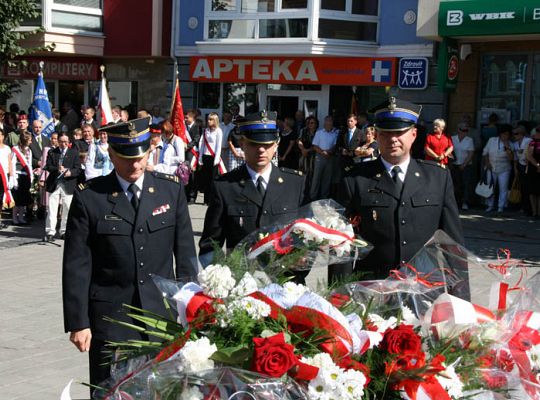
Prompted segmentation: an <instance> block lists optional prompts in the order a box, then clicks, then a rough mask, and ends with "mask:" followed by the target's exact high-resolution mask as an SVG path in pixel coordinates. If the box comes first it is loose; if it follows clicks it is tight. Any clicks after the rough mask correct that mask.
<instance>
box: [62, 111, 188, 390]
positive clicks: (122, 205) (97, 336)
mask: <svg viewBox="0 0 540 400" xmlns="http://www.w3.org/2000/svg"><path fill="white" fill-rule="evenodd" d="M148 123H149V118H148V117H147V118H140V119H136V120H133V121H128V122H123V123H120V124H115V125H109V126H106V127H103V128H101V130H103V131H106V132H107V134H108V137H109V154H110V156H111V160H112V162H113V164H114V167H115V169H114V170H113V171H112V172H111V173H110V174H109V175H107V176H103V177H99V178H96V179H93V180H91V181H90V182H88V183H86V184H80V185H79V187H78V190H77V191H76V192H75V195H74V198H73V202H72V204H71V208H70V210H69V217H68V223H67V231H66V242H65V247H64V257H63V276H62V293H63V304H64V324H65V330H66V332H70V340H71V341H72V342H73V343H74V344H75V346H76V347H77V348H78V349H79V350H80V351H89V356H90V382H91V383H92V384H94V385H97V384H99V383H100V382H102V381H103V380H104V379H106V378H107V377H108V376H109V373H110V368H109V367H108V366H102V365H101V364H102V363H103V362H106V361H107V359H106V354H105V353H104V352H103V351H102V350H104V348H105V347H104V345H105V344H106V341H126V340H128V339H139V340H140V339H144V337H143V336H141V334H139V333H138V332H136V331H135V330H131V329H129V328H124V327H122V326H121V325H118V324H114V323H110V322H107V321H105V320H104V319H103V318H104V317H105V316H107V317H111V318H114V319H117V320H122V321H126V322H129V323H135V322H134V321H133V320H132V319H131V318H129V317H127V316H126V315H125V310H122V304H124V303H125V304H131V305H134V306H136V307H142V308H144V309H146V310H150V311H153V312H155V313H158V314H161V315H166V314H165V313H166V310H165V308H164V305H163V300H162V295H161V293H160V292H159V290H158V289H157V288H156V286H155V285H154V284H153V282H152V279H151V278H150V274H156V275H159V276H162V277H164V278H169V279H174V278H175V277H176V278H178V279H189V278H193V277H195V276H196V273H197V269H196V265H197V263H196V254H195V245H194V241H193V232H192V229H191V221H190V218H189V215H188V208H187V202H186V196H185V193H184V188H183V186H182V185H181V184H180V183H179V181H178V178H177V177H176V176H173V175H165V174H161V173H156V172H147V171H145V169H146V163H147V161H148V150H149V148H150V132H149V129H148ZM173 255H174V261H173Z"/></svg>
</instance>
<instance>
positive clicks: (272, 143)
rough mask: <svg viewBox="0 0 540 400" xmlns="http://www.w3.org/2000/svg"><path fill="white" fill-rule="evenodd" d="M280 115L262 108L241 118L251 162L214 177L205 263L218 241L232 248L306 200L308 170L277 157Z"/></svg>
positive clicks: (204, 237)
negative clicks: (278, 162) (280, 163)
mask: <svg viewBox="0 0 540 400" xmlns="http://www.w3.org/2000/svg"><path fill="white" fill-rule="evenodd" d="M276 116H277V115H276V113H275V112H273V113H266V112H264V111H262V112H259V113H255V114H252V115H250V116H247V117H246V118H239V119H237V120H236V121H235V123H236V125H237V132H238V134H239V135H241V146H242V149H243V151H244V154H245V159H246V163H245V164H244V165H243V166H241V167H238V168H237V169H234V170H233V171H231V172H229V173H227V174H225V175H223V176H221V177H219V178H217V179H216V180H215V181H214V185H213V190H212V193H211V196H210V203H209V205H208V210H207V211H206V217H205V219H204V230H203V233H202V236H201V240H200V243H199V247H200V251H199V259H200V260H201V263H202V264H203V265H205V266H206V265H208V264H209V263H210V262H211V260H212V250H213V243H214V242H217V243H218V244H219V245H220V246H223V244H224V243H225V245H226V247H227V249H231V248H233V247H234V246H236V245H237V244H238V242H240V240H242V239H243V238H244V237H245V236H246V235H248V234H249V233H251V232H253V231H255V230H256V229H258V228H260V227H263V226H266V225H271V224H273V223H275V222H279V221H280V220H281V221H285V220H288V219H291V218H294V217H295V216H296V213H297V211H298V208H299V207H300V206H301V205H303V202H304V195H303V193H304V181H305V178H304V176H303V175H302V172H299V171H295V170H291V169H287V168H278V167H276V166H275V165H272V162H271V161H272V157H273V156H274V154H275V152H276V150H277V147H278V142H279V135H278V129H277V125H276ZM303 276H304V273H300V274H297V277H298V280H299V281H302V279H303V278H302V277H303Z"/></svg>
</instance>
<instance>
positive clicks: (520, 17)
mask: <svg viewBox="0 0 540 400" xmlns="http://www.w3.org/2000/svg"><path fill="white" fill-rule="evenodd" d="M534 33H540V1H536V0H443V1H441V3H440V6H439V35H440V36H447V37H458V36H488V35H489V36H499V35H522V34H534Z"/></svg>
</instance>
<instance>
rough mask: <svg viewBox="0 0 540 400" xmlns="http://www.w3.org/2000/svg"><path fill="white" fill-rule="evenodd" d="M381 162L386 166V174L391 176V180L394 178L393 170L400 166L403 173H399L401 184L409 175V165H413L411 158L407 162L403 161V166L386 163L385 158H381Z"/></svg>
mask: <svg viewBox="0 0 540 400" xmlns="http://www.w3.org/2000/svg"><path fill="white" fill-rule="evenodd" d="M381 161H382V163H383V165H384V168H386V172H387V173H388V175H390V178H392V169H393V168H394V167H395V166H398V167H399V168H401V171H400V172H399V173H398V178H399V179H400V180H401V182H404V181H405V175H407V169H409V164H410V163H411V158H410V157H409V158H407V159H406V160H405V161H403V162H402V163H401V164H390V163H389V162H388V161H386V160H385V159H384V158H382V157H381Z"/></svg>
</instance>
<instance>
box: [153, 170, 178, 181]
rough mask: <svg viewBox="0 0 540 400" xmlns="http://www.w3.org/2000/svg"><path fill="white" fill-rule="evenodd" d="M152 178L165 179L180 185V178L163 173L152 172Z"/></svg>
mask: <svg viewBox="0 0 540 400" xmlns="http://www.w3.org/2000/svg"><path fill="white" fill-rule="evenodd" d="M154 176H155V177H156V178H161V179H165V180H167V181H172V182H176V183H180V178H178V177H177V176H176V175H171V174H164V173H162V172H154Z"/></svg>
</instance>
